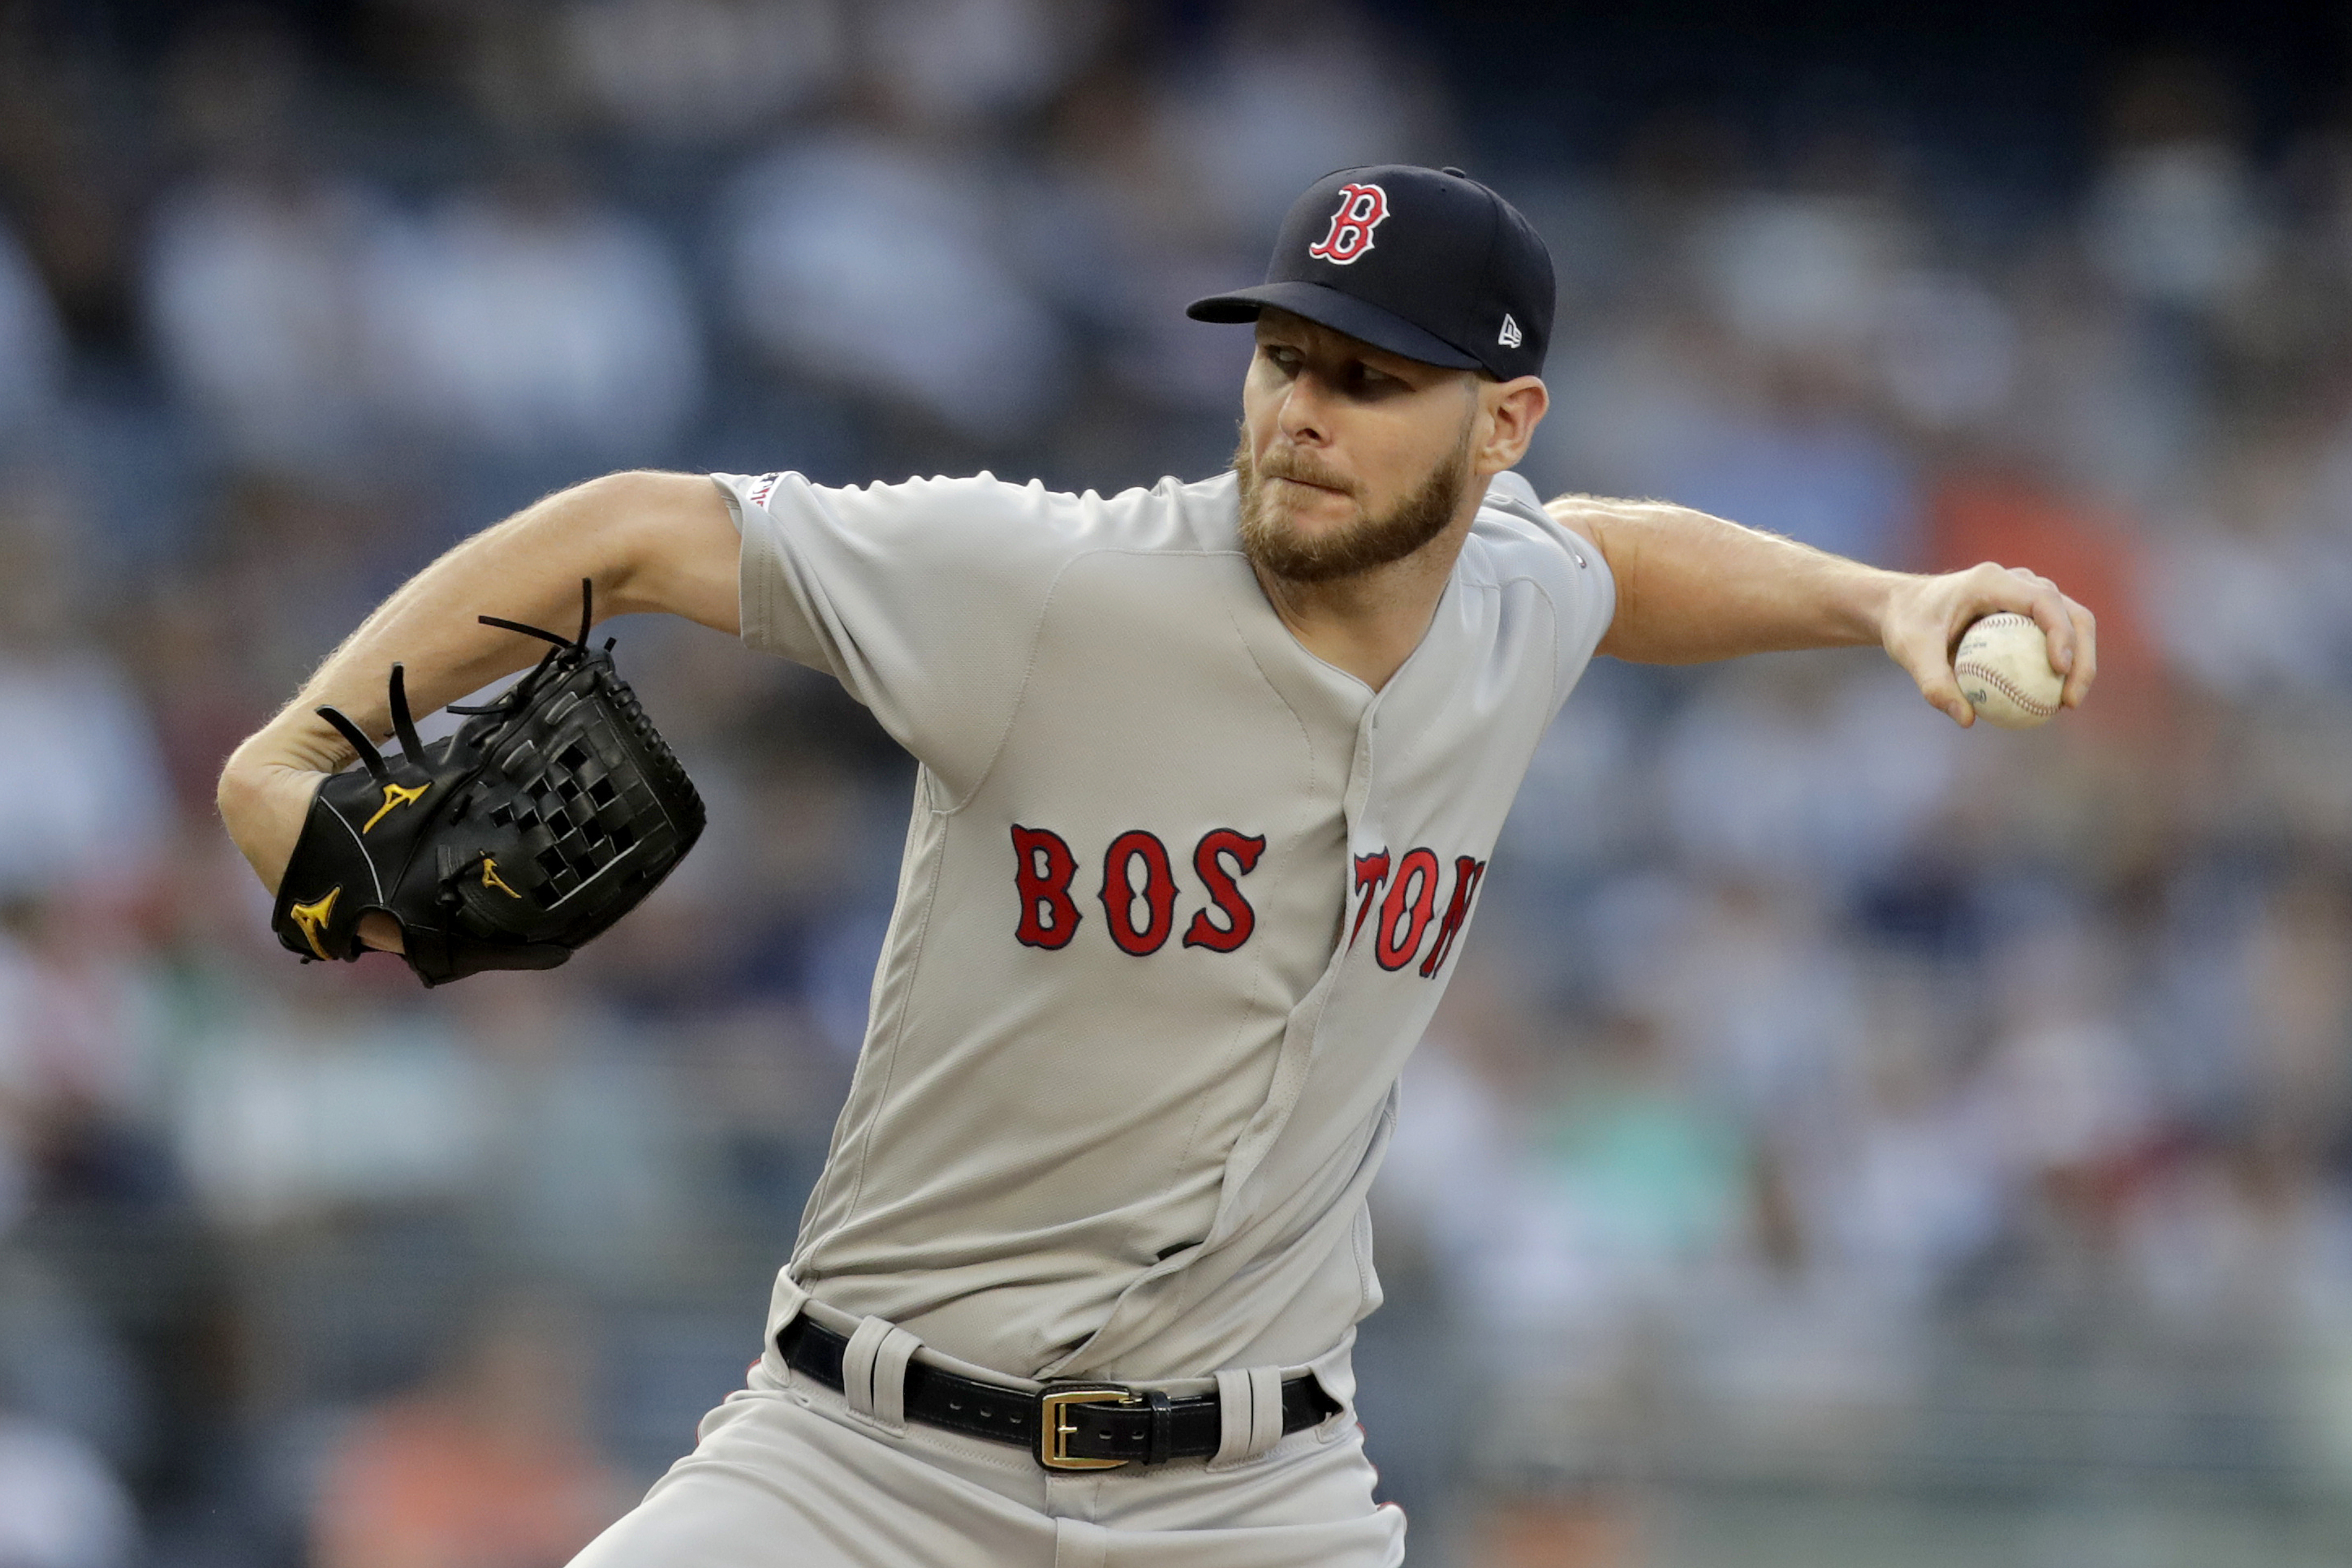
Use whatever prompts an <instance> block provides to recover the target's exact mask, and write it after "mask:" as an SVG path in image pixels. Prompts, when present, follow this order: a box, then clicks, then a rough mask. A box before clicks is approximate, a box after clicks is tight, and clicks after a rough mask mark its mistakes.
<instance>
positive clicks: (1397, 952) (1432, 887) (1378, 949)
mask: <svg viewBox="0 0 2352 1568" xmlns="http://www.w3.org/2000/svg"><path fill="white" fill-rule="evenodd" d="M1442 875H1444V872H1443V871H1442V870H1441V868H1439V866H1438V864H1437V857H1436V856H1435V855H1433V854H1432V853H1431V852H1430V851H1428V850H1426V849H1408V850H1406V851H1405V856H1404V858H1403V859H1402V860H1400V861H1398V862H1397V870H1396V880H1395V881H1393V882H1391V883H1390V884H1389V896H1388V897H1387V898H1385V899H1383V900H1381V923H1380V924H1379V925H1378V926H1376V927H1374V928H1373V930H1372V956H1373V957H1374V958H1376V959H1378V960H1380V963H1381V968H1382V969H1402V968H1403V967H1404V966H1405V965H1406V964H1408V963H1412V955H1413V954H1414V953H1416V952H1420V951H1421V939H1422V938H1423V936H1424V935H1426V934H1427V933H1428V931H1429V917H1430V915H1431V914H1432V913H1433V912H1434V910H1436V908H1437V879H1438V878H1439V877H1440V876H1442ZM1408 889H1410V891H1408ZM1408 899H1409V900H1411V901H1410V902H1408V901H1407V900H1408Z"/></svg>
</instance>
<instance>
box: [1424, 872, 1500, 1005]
mask: <svg viewBox="0 0 2352 1568" xmlns="http://www.w3.org/2000/svg"><path fill="white" fill-rule="evenodd" d="M1485 876H1486V862H1485V861H1484V860H1474V859H1472V858H1470V857H1469V856H1467V855H1457V856H1455V857H1454V896H1453V897H1452V898H1450V899H1448V900H1445V918H1444V920H1442V921H1438V923H1437V944H1436V945H1435V946H1434V947H1432V948H1431V949H1430V950H1429V956H1428V957H1427V958H1425V959H1423V960H1422V963H1421V977H1422V978H1423V980H1426V979H1428V978H1429V977H1430V976H1431V975H1433V974H1434V973H1437V972H1438V971H1439V970H1440V969H1443V968H1444V967H1445V960H1446V958H1447V957H1448V955H1450V954H1451V953H1452V952H1454V938H1456V937H1458V936H1460V935H1461V934H1462V927H1463V925H1464V924H1465V922H1467V921H1468V920H1469V919H1470V900H1472V899H1475V898H1476V897H1477V896H1478V883H1479V881H1480V880H1481V879H1483V878H1485Z"/></svg>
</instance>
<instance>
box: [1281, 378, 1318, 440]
mask: <svg viewBox="0 0 2352 1568" xmlns="http://www.w3.org/2000/svg"><path fill="white" fill-rule="evenodd" d="M1329 411H1330V405H1329V402H1328V399H1327V398H1326V397H1325V395H1324V391H1323V388H1322V387H1321V386H1320V385H1318V384H1317V382H1316V378H1315V377H1314V376H1312V375H1300V376H1296V377H1293V378H1292V380H1291V383H1290V384H1289V385H1288V386H1287V387H1286V388H1284V389H1283V394H1282V404H1281V406H1280V407H1279V408H1278V409H1277V410H1276V423H1277V424H1278V425H1279V426H1281V429H1282V433H1283V434H1284V435H1285V436H1287V437H1290V439H1291V440H1293V441H1294V442H1297V443H1298V444H1300V445H1302V446H1313V445H1318V444H1319V443H1321V442H1322V441H1323V440H1324V439H1325V437H1326V436H1327V434H1328V430H1329V427H1330V426H1329V419H1328V415H1329Z"/></svg>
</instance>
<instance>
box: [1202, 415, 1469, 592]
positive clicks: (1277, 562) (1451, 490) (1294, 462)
mask: <svg viewBox="0 0 2352 1568" xmlns="http://www.w3.org/2000/svg"><path fill="white" fill-rule="evenodd" d="M1473 423H1474V422H1473V421H1471V420H1465V421H1464V422H1463V426H1462V439H1461V441H1460V442H1459V443H1457V444H1456V445H1455V447H1454V450H1453V452H1452V453H1450V454H1449V455H1448V456H1447V457H1445V458H1444V459H1443V460H1442V461H1440V462H1439V463H1438V465H1437V467H1436V468H1433V469H1432V470H1431V471H1430V475H1429V478H1428V479H1425V480H1423V482H1422V485H1421V487H1420V488H1419V489H1416V490H1414V491H1413V492H1412V494H1411V495H1409V496H1407V497H1405V498H1404V500H1401V501H1399V502H1398V503H1397V504H1396V505H1395V506H1393V507H1391V508H1390V509H1389V510H1388V511H1386V512H1385V513H1383V514H1382V515H1381V516H1379V517H1368V518H1366V519H1365V520H1364V521H1361V522H1360V523H1357V524H1356V525H1355V526H1354V527H1352V528H1346V529H1341V530H1339V531H1336V532H1333V533H1327V534H1324V535H1322V536H1320V537H1312V538H1311V537H1308V536H1306V535H1304V534H1302V533H1300V532H1299V531H1298V530H1297V528H1295V527H1293V526H1292V525H1291V523H1290V522H1289V521H1288V520H1287V519H1286V518H1284V517H1281V516H1279V515H1277V513H1276V509H1275V507H1274V506H1273V504H1272V497H1271V496H1269V495H1268V494H1267V491H1266V487H1265V481H1266V480H1268V479H1297V480H1300V481H1302V482H1304V483H1307V484H1310V485H1322V486H1325V487H1327V488H1328V489H1335V490H1339V491H1340V492H1341V493H1342V494H1345V495H1349V496H1352V495H1354V494H1355V489H1354V487H1353V486H1351V485H1349V483H1348V481H1347V479H1346V478H1345V477H1344V476H1342V475H1339V474H1336V473H1333V472H1331V471H1330V470H1329V469H1328V468H1323V467H1321V466H1320V465H1319V464H1318V463H1317V462H1316V461H1315V460H1314V459H1313V458H1308V457H1307V456H1305V455H1304V454H1301V453H1297V452H1290V453H1286V454H1284V455H1283V456H1281V457H1278V458H1274V459H1272V460H1271V461H1269V462H1267V463H1266V464H1265V466H1264V467H1263V468H1261V467H1259V466H1258V465H1257V463H1256V462H1255V461H1254V460H1253V459H1252V458H1251V457H1250V445H1249V432H1248V431H1247V430H1246V429H1244V431H1243V432H1242V438H1241V443H1240V445H1239V446H1237V447H1234V475H1235V476H1236V477H1237V478H1238V479H1240V481H1241V511H1242V516H1241V539H1242V549H1243V551H1244V552H1245V553H1247V555H1248V556H1249V558H1250V560H1251V561H1252V562H1253V563H1255V564H1256V566H1257V567H1258V569H1259V570H1261V571H1263V572H1265V573H1267V574H1271V575H1273V576H1276V577H1279V578H1282V579H1284V580H1285V581H1287V582H1292V583H1328V582H1331V581H1334V580H1335V579H1338V578H1341V577H1352V576H1354V575H1356V574H1358V573H1360V572H1369V571H1370V570H1371V569H1372V568H1374V567H1375V566H1385V565H1387V564H1388V563H1390V562H1391V561H1402V560H1403V559H1404V558H1405V557H1406V556H1408V555H1410V554H1412V552H1414V551H1416V550H1419V549H1420V548H1421V547H1422V546H1423V545H1424V544H1427V543H1428V542H1430V541H1431V540H1433V539H1435V538H1436V537H1437V536H1438V535H1439V534H1441V533H1443V532H1444V531H1445V529H1446V525H1447V524H1449V523H1451V522H1452V521H1454V513H1455V511H1456V510H1458V509H1459V508H1460V507H1461V505H1462V489H1463V485H1464V483H1465V481H1466V480H1467V479H1468V478H1469V475H1470V432H1471V427H1472V425H1473Z"/></svg>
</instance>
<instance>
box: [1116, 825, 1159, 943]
mask: <svg viewBox="0 0 2352 1568" xmlns="http://www.w3.org/2000/svg"><path fill="white" fill-rule="evenodd" d="M1138 859H1140V860H1141V861H1142V862H1143V887H1142V889H1141V890H1140V891H1139V890H1138V889H1137V888H1136V886H1135V884H1134V883H1133V882H1132V881H1130V880H1129V879H1128V875H1127V871H1128V868H1129V866H1130V865H1132V864H1133V863H1134V862H1135V861H1136V860H1138ZM1137 899H1141V900H1143V904H1144V908H1145V910H1147V911H1148V912H1149V914H1150V921H1148V922H1147V923H1145V924H1143V925H1137V924H1136V923H1135V900H1137ZM1102 906H1103V915H1104V917H1105V918H1106V919H1108V921H1110V939H1111V941H1113V942H1117V943H1118V950H1119V951H1120V952H1130V953H1133V954H1134V955H1135V956H1136V957H1138V958H1141V957H1143V956H1144V955H1145V954H1147V953H1153V952H1159V951H1160V943H1162V942H1166V941H1167V940H1168V933H1169V932H1170V931H1173V930H1175V929H1176V872H1175V870H1174V868H1171V866H1170V865H1169V864H1168V847H1167V846H1166V845H1164V844H1162V843H1160V840H1159V839H1158V838H1157V837H1153V836H1152V835H1151V834H1149V833H1146V832H1144V831H1143V830H1142V829H1141V828H1135V829H1132V830H1130V831H1129V832H1126V833H1122V834H1120V835H1119V836H1118V837H1116V838H1114V839H1112V840H1111V841H1110V848H1109V849H1108V850H1106V851H1105V852H1104V858H1103V882H1102Z"/></svg>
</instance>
